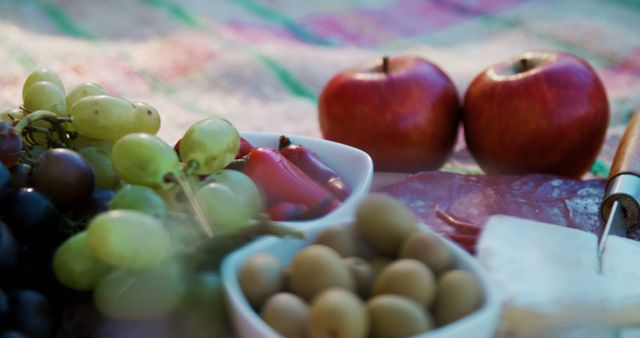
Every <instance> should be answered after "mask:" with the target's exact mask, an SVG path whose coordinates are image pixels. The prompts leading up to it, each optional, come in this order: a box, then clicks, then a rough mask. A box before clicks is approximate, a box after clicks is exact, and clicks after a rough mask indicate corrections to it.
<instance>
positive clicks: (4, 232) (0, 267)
mask: <svg viewBox="0 0 640 338" xmlns="http://www.w3.org/2000/svg"><path fill="white" fill-rule="evenodd" d="M17 265H18V245H17V243H16V241H15V239H14V238H13V234H12V233H11V230H9V227H7V225H6V224H4V222H2V221H0V276H6V275H7V274H9V273H10V272H11V271H13V270H15V268H16V267H17Z"/></svg>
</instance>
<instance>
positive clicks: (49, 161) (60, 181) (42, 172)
mask: <svg viewBox="0 0 640 338" xmlns="http://www.w3.org/2000/svg"><path fill="white" fill-rule="evenodd" d="M32 177H33V187H34V188H35V189H36V190H38V191H40V192H42V193H43V194H44V195H46V196H47V197H49V198H50V199H51V201H52V202H53V204H54V205H55V206H56V207H57V208H58V209H59V210H60V211H63V212H64V211H68V210H70V209H71V208H72V207H74V206H78V205H80V204H82V203H83V202H84V201H86V200H87V199H89V198H90V197H91V192H92V191H93V189H94V187H95V180H96V179H95V174H94V172H93V169H92V168H91V165H89V163H88V162H87V161H86V160H85V159H84V158H82V156H80V154H78V153H76V152H75V151H73V150H71V149H65V148H58V149H51V150H48V151H47V152H45V153H44V154H43V155H42V157H41V158H40V160H39V161H38V162H37V163H36V165H35V166H34V168H33V173H32Z"/></svg>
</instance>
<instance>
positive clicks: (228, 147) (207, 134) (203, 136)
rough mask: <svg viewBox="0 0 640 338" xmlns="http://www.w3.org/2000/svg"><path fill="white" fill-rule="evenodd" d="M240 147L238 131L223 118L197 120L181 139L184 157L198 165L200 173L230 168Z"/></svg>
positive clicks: (197, 172) (206, 173)
mask: <svg viewBox="0 0 640 338" xmlns="http://www.w3.org/2000/svg"><path fill="white" fill-rule="evenodd" d="M239 149H240V134H239V133H238V130H237V129H236V128H235V127H234V126H233V124H231V122H229V121H227V120H225V119H223V118H211V119H207V120H203V121H200V122H197V123H196V124H194V125H193V126H191V128H189V129H188V130H187V132H186V133H185V134H184V136H183V137H182V139H181V140H180V156H181V157H182V159H183V160H184V162H185V163H189V162H191V161H195V162H196V163H197V164H198V167H197V168H196V170H195V174H197V175H209V174H211V173H213V172H216V171H218V170H220V169H222V168H224V167H226V166H227V165H228V164H229V163H231V161H232V160H233V159H234V158H235V157H236V154H237V153H238V150H239Z"/></svg>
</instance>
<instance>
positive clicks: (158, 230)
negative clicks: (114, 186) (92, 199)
mask: <svg viewBox="0 0 640 338" xmlns="http://www.w3.org/2000/svg"><path fill="white" fill-rule="evenodd" d="M87 244H88V245H89V248H90V249H91V252H93V254H94V255H95V256H96V257H98V258H99V259H101V260H102V261H104V262H106V263H108V264H110V265H113V266H115V267H121V268H126V269H132V270H133V269H145V268H152V267H155V266H157V265H159V264H161V263H162V262H163V261H164V260H165V259H166V258H167V256H168V255H169V253H170V252H171V242H170V238H169V234H168V233H167V230H166V229H165V228H164V227H163V225H162V223H161V222H160V221H159V220H158V219H156V218H154V217H152V216H149V215H147V214H145V213H142V212H140V211H134V210H112V211H106V212H103V213H101V214H99V215H98V216H96V217H94V218H93V219H92V220H91V222H90V223H89V225H88V227H87Z"/></svg>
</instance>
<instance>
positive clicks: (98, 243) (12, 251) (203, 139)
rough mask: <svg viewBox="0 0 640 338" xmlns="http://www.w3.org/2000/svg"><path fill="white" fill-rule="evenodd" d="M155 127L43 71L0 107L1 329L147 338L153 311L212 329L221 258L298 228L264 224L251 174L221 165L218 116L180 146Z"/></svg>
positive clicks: (224, 149) (223, 147)
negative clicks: (19, 98) (11, 104)
mask: <svg viewBox="0 0 640 338" xmlns="http://www.w3.org/2000/svg"><path fill="white" fill-rule="evenodd" d="M159 128H160V115H159V114H158V112H157V111H156V110H155V109H154V108H153V107H151V106H150V105H148V104H146V103H143V102H131V101H129V100H126V99H124V98H121V97H116V96H110V95H108V94H107V93H106V91H105V90H104V88H102V87H100V86H99V85H97V84H94V83H84V84H81V85H79V86H77V87H75V88H74V89H73V90H71V91H70V92H69V93H68V94H65V89H64V86H63V83H62V81H61V80H60V78H59V77H58V75H57V74H56V73H55V72H52V71H49V70H46V69H43V70H38V71H35V72H33V73H32V74H30V75H29V77H28V78H27V79H26V81H25V84H24V87H23V103H22V105H20V107H19V108H15V109H10V110H8V111H5V112H2V113H0V161H1V162H2V164H0V205H1V207H0V220H1V221H0V337H3V338H6V337H14V338H16V337H32V338H40V337H52V336H54V335H57V336H62V337H65V336H72V335H73V336H80V337H85V336H86V337H103V336H111V337H113V336H121V335H123V334H119V333H118V332H119V331H118V330H125V331H126V330H132V328H131V326H132V325H134V326H136V325H139V326H140V327H143V328H146V329H151V330H152V331H151V332H150V333H148V334H149V335H150V336H154V337H156V336H158V334H157V333H158V332H157V330H153V327H157V325H146V326H145V323H148V321H150V320H157V319H158V318H163V321H162V322H163V323H171V325H172V327H171V329H170V330H168V331H167V330H165V331H167V332H170V333H165V334H169V336H173V337H175V336H184V337H201V336H217V335H216V333H217V332H220V331H221V330H225V323H226V319H225V313H224V305H223V301H222V290H221V285H220V281H219V279H218V276H217V272H216V267H217V264H218V262H219V261H220V259H222V257H223V256H224V254H226V253H227V252H229V251H230V250H232V249H233V248H235V247H237V246H238V245H241V244H243V243H245V242H246V241H247V240H249V239H251V238H254V237H256V236H260V235H263V234H276V235H296V234H298V233H297V232H295V231H292V230H290V229H288V228H284V227H281V226H278V225H275V224H272V223H270V222H269V220H268V218H265V216H263V215H264V209H265V202H264V198H263V196H262V194H261V191H260V189H259V188H258V186H257V185H256V184H255V183H254V181H253V180H252V179H251V178H250V177H249V176H248V175H246V174H244V173H243V172H241V171H236V170H231V169H226V167H227V166H228V165H229V164H230V163H231V162H232V161H233V160H234V159H235V158H236V157H238V154H239V150H240V144H241V137H240V135H239V133H238V131H237V129H236V128H235V127H234V126H233V125H232V124H231V123H230V122H229V121H227V120H224V119H221V118H210V119H206V120H203V121H200V122H198V123H196V124H194V125H193V126H191V127H190V128H189V129H188V130H187V131H186V133H185V134H184V136H183V137H182V138H181V139H180V142H179V155H178V152H177V151H176V149H174V147H172V146H170V145H169V144H167V143H166V142H165V141H163V140H162V139H161V138H159V137H157V136H156V135H155V134H156V133H157V131H158V130H159ZM3 290H4V291H3ZM87 313H92V314H93V315H94V316H93V317H92V319H87V318H86V317H87ZM95 318H99V320H97V321H96V320H95ZM140 327H136V328H134V329H133V330H134V331H135V332H136V334H137V335H138V336H144V334H143V333H141V331H140V330H142V331H144V330H146V329H140ZM3 331H4V333H2V332H3Z"/></svg>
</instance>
